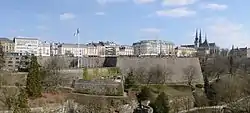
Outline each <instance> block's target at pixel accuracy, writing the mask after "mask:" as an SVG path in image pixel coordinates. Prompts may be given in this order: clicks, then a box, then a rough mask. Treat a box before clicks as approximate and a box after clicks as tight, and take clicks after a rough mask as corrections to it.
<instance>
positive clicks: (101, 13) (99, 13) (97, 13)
mask: <svg viewBox="0 0 250 113" xmlns="http://www.w3.org/2000/svg"><path fill="white" fill-rule="evenodd" d="M95 15H99V16H103V15H105V13H104V12H96V13H95Z"/></svg>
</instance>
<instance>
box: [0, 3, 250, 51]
mask: <svg viewBox="0 0 250 113" xmlns="http://www.w3.org/2000/svg"><path fill="white" fill-rule="evenodd" d="M249 4H250V1H249V0H1V2H0V14H1V18H0V37H10V38H11V37H14V36H27V37H38V38H39V39H41V40H47V41H56V42H59V41H60V42H70V43H76V41H77V39H76V37H73V33H74V32H75V30H76V28H78V27H79V28H80V37H81V39H80V41H81V42H82V43H87V42H92V41H94V42H95V41H101V40H103V41H106V40H110V41H115V42H117V43H119V44H132V43H133V42H135V41H138V40H143V39H162V40H167V41H172V42H174V43H176V45H178V44H189V43H193V39H194V32H195V29H196V28H201V29H202V30H203V31H204V34H205V33H206V34H207V35H208V41H210V42H216V43H217V44H218V45H219V46H221V47H231V45H232V44H235V45H236V46H239V47H245V46H247V45H250V44H248V43H250V37H249V36H250V35H249V30H250V27H249V26H250V23H249V18H250V15H249V12H248V11H249V10H250V7H249V6H248V5H249Z"/></svg>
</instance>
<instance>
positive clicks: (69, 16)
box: [60, 13, 76, 20]
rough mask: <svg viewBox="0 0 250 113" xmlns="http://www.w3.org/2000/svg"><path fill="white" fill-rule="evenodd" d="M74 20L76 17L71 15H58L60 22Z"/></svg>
mask: <svg viewBox="0 0 250 113" xmlns="http://www.w3.org/2000/svg"><path fill="white" fill-rule="evenodd" d="M74 18H76V16H75V15H74V14H72V13H63V14H61V15H60V20H71V19H74Z"/></svg>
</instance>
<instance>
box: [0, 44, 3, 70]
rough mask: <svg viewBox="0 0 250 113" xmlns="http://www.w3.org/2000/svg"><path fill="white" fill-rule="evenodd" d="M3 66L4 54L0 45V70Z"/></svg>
mask: <svg viewBox="0 0 250 113" xmlns="http://www.w3.org/2000/svg"><path fill="white" fill-rule="evenodd" d="M3 66H4V52H3V46H2V45H0V69H1V68H2V67H3Z"/></svg>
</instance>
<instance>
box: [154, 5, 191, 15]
mask: <svg viewBox="0 0 250 113" xmlns="http://www.w3.org/2000/svg"><path fill="white" fill-rule="evenodd" d="M156 14H157V15H158V16H169V17H185V16H193V15H195V14H196V11H193V10H190V9H188V8H186V7H181V8H175V9H170V10H159V11H156Z"/></svg>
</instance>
